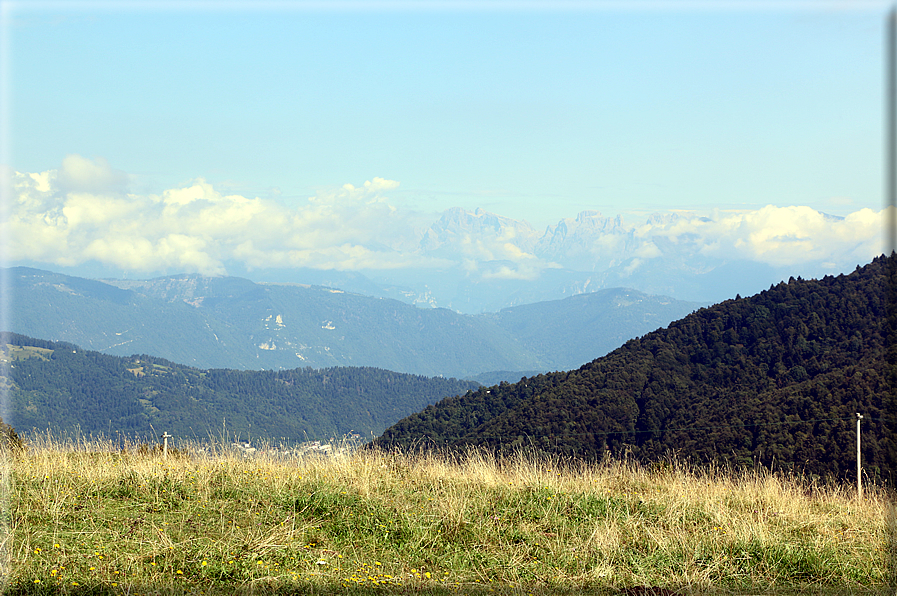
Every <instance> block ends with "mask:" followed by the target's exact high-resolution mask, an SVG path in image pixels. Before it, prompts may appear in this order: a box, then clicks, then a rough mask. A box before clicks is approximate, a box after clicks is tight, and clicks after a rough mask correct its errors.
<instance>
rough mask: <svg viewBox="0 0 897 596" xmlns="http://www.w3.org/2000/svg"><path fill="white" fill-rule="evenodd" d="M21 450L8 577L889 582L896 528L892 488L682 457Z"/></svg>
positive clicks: (129, 585) (527, 584) (44, 585)
mask: <svg viewBox="0 0 897 596" xmlns="http://www.w3.org/2000/svg"><path fill="white" fill-rule="evenodd" d="M7 466H8V468H7V469H8V476H7V478H8V482H7V485H8V487H7V488H8V495H7V499H8V503H7V505H6V506H4V508H3V510H4V512H8V513H7V530H8V532H7V536H6V543H5V545H6V550H5V552H6V553H7V554H8V561H7V562H6V565H7V567H6V571H7V573H6V578H7V587H6V591H7V592H8V593H68V592H73V593H80V592H85V591H86V592H90V593H128V594H135V593H154V592H159V591H163V592H168V593H190V592H199V593H218V592H222V593H226V592H228V593H229V592H233V590H234V589H239V590H245V591H253V590H255V591H272V590H274V591H281V592H283V593H290V592H295V591H315V590H317V591H323V592H332V591H342V592H350V593H351V592H365V591H368V590H376V591H387V592H390V591H411V592H434V593H443V592H445V593H468V592H478V591H482V592H484V593H488V592H489V591H490V590H493V591H498V592H502V591H504V592H508V591H518V590H522V591H523V592H522V593H527V592H532V593H535V592H537V591H541V592H545V593H557V592H558V591H564V590H566V591H587V590H594V591H619V590H626V589H630V590H632V589H635V588H636V587H638V586H651V587H665V588H668V589H671V590H675V591H678V592H679V593H692V592H695V593H698V592H704V591H709V590H714V589H725V590H729V591H741V590H754V591H758V590H772V589H791V588H800V589H817V590H822V591H830V590H833V589H846V590H851V591H862V590H870V591H874V590H880V589H883V588H884V587H885V586H886V584H887V570H886V566H887V564H888V562H889V561H888V557H887V556H886V554H887V547H886V545H887V544H888V543H889V536H891V537H892V536H893V535H894V525H893V520H894V504H893V501H892V500H891V499H890V498H889V495H888V493H886V492H885V491H884V490H882V489H877V488H875V487H870V488H868V489H867V491H866V494H865V497H866V498H864V499H863V500H862V501H861V502H858V501H857V500H856V498H855V495H854V491H853V487H850V486H839V485H820V484H814V483H808V482H804V481H801V480H800V479H793V478H784V477H781V476H776V475H772V474H768V473H765V472H762V471H746V472H739V473H726V472H723V471H719V470H710V471H694V470H687V469H686V468H684V467H683V466H680V465H676V464H675V463H671V464H668V465H664V466H653V467H644V466H638V465H635V464H632V463H626V462H619V461H608V462H605V463H603V464H601V465H592V466H588V465H572V464H571V465H561V464H560V463H559V462H557V461H555V460H552V459H550V458H540V457H536V456H532V455H527V454H518V455H517V456H514V457H511V458H508V459H504V460H497V459H495V458H493V457H491V456H489V455H488V454H484V453H479V452H473V453H470V454H466V455H433V454H430V455H413V456H412V455H404V454H396V453H384V452H377V451H360V452H356V453H355V454H353V455H351V456H346V457H333V458H305V459H303V458H297V457H289V458H287V457H283V456H276V457H275V456H268V455H265V454H264V453H260V454H257V455H256V456H255V457H253V458H245V457H243V456H242V455H241V454H239V453H237V452H235V451H231V450H230V449H227V448H225V447H222V446H221V445H219V446H218V447H214V446H212V447H211V448H210V449H207V450H206V451H205V452H204V453H200V452H199V451H198V450H197V449H190V448H189V446H188V448H187V449H186V454H182V455H181V456H178V457H169V458H168V459H165V458H163V457H162V456H160V455H158V454H155V453H148V454H147V453H144V454H139V453H136V452H135V450H134V449H131V450H129V451H128V452H126V453H122V452H119V451H117V450H116V449H113V448H112V445H111V444H109V443H102V442H89V443H88V442H82V443H80V444H76V443H71V442H70V443H67V444H60V443H58V442H54V441H53V440H52V439H50V438H44V439H42V440H38V441H33V442H32V444H31V445H30V447H29V450H28V451H27V453H26V454H24V455H22V456H20V457H15V458H10V459H8V461H7ZM631 593H634V592H631Z"/></svg>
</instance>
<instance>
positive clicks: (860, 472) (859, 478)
mask: <svg viewBox="0 0 897 596" xmlns="http://www.w3.org/2000/svg"><path fill="white" fill-rule="evenodd" d="M862 419H863V415H862V414H860V413H857V500H862V499H863V467H862V463H861V462H860V420H862Z"/></svg>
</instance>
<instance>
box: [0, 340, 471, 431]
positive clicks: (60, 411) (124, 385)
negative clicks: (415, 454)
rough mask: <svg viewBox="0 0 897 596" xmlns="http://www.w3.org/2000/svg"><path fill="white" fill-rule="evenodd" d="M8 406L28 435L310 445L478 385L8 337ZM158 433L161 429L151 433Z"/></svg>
mask: <svg viewBox="0 0 897 596" xmlns="http://www.w3.org/2000/svg"><path fill="white" fill-rule="evenodd" d="M3 340H4V341H2V342H0V352H2V357H3V358H4V359H7V360H8V364H9V368H8V372H9V377H8V379H0V382H7V383H9V384H10V390H9V395H10V404H9V412H8V415H6V416H5V417H6V420H7V421H8V422H9V423H10V424H12V426H14V427H15V428H16V430H17V431H19V432H20V433H22V434H24V435H25V436H26V437H27V435H28V434H29V433H30V432H33V430H35V429H36V430H46V429H50V430H51V431H52V432H53V433H54V434H57V433H58V434H62V433H75V432H80V433H84V434H95V435H96V434H102V435H104V436H107V437H110V436H112V437H114V436H117V435H118V434H122V435H125V436H128V437H149V436H151V435H153V434H159V433H162V432H169V433H171V434H173V435H175V436H178V437H189V438H198V439H205V438H208V437H209V435H210V434H211V435H212V436H215V437H218V436H219V435H220V434H221V433H222V428H224V431H225V432H226V434H228V435H230V436H233V435H239V436H240V437H242V438H243V439H249V438H252V439H256V438H258V439H270V440H287V441H302V440H306V439H327V438H331V437H340V436H343V435H345V434H348V433H350V432H354V433H357V434H360V435H361V436H362V437H368V438H370V437H371V436H372V434H373V435H376V434H379V433H380V432H382V430H383V429H384V428H386V427H387V426H389V425H390V424H392V423H394V422H395V421H396V420H399V419H400V418H402V417H403V416H405V415H407V414H408V413H409V412H414V411H418V410H420V409H422V408H424V407H425V406H426V405H427V404H431V403H433V402H435V401H437V400H438V399H440V398H443V397H445V396H447V395H456V394H459V393H463V392H465V391H467V390H469V389H473V388H477V387H479V384H478V383H474V382H470V381H458V380H455V379H444V378H428V377H423V376H419V375H409V374H402V373H396V372H391V371H388V370H383V369H377V368H360V367H359V368H352V367H337V368H325V369H317V370H316V369H311V368H298V369H292V370H285V371H235V370H223V369H221V370H219V369H211V370H200V369H196V368H191V367H188V366H183V365H179V364H175V363H173V362H170V361H167V360H164V359H161V358H155V357H152V356H147V355H139V356H131V357H128V358H123V357H119V356H110V355H107V354H101V353H99V352H94V351H88V350H81V349H80V348H79V347H78V346H75V345H73V344H69V343H65V342H50V341H45V340H40V339H33V338H30V337H26V336H23V335H19V334H15V333H9V334H3ZM153 429H155V432H154V431H153Z"/></svg>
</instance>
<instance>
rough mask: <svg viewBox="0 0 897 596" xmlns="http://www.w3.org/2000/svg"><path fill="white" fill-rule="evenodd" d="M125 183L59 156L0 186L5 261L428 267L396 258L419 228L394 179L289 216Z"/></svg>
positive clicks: (273, 204)
mask: <svg viewBox="0 0 897 596" xmlns="http://www.w3.org/2000/svg"><path fill="white" fill-rule="evenodd" d="M126 181H127V175H125V174H123V173H121V172H117V171H116V170H113V169H112V168H111V167H110V166H109V164H108V163H107V162H106V161H105V160H103V159H100V158H98V159H95V160H87V159H84V158H82V157H80V156H69V157H66V159H65V160H64V161H63V164H62V167H61V168H59V169H58V170H50V171H47V172H41V173H38V174H32V173H14V174H12V175H11V179H10V180H7V181H6V183H7V184H9V187H10V188H11V190H12V193H11V194H12V196H13V197H14V199H13V201H11V203H12V204H11V205H9V216H8V217H7V218H6V221H4V222H2V223H0V226H2V228H0V231H2V233H3V234H4V236H5V237H7V238H11V239H12V242H10V243H9V247H8V250H9V255H8V256H9V259H10V260H11V261H15V260H32V261H39V262H46V263H52V264H56V265H62V266H73V265H78V264H81V263H84V262H87V261H98V262H100V263H105V264H108V265H111V266H114V267H116V268H118V269H122V270H129V271H136V272H143V273H150V272H162V271H171V270H175V271H190V272H200V273H205V274H220V273H225V267H224V264H223V263H224V262H225V261H227V260H231V259H236V260H239V261H242V262H243V263H245V265H247V266H248V267H251V268H262V267H317V268H333V269H360V268H372V269H383V268H396V267H403V266H412V265H413V266H427V265H431V266H432V265H434V264H436V263H437V262H436V261H435V260H433V259H428V258H426V257H422V256H420V255H415V254H411V253H410V252H409V251H407V250H402V249H403V248H407V247H408V246H412V247H414V246H416V245H417V241H418V240H419V238H418V237H416V231H415V230H416V229H417V228H419V227H420V224H419V222H417V221H416V220H415V216H416V215H415V214H413V213H411V214H408V215H407V216H406V215H405V214H401V213H398V212H397V210H396V209H395V207H393V206H392V205H390V204H389V201H388V200H387V199H386V198H385V197H384V196H382V194H381V192H382V191H386V190H389V189H394V188H396V187H397V186H398V184H399V183H398V182H396V181H392V180H386V179H383V178H374V179H373V180H372V181H367V182H365V183H364V184H363V185H362V186H360V187H357V188H356V187H355V186H353V185H351V184H347V185H344V186H343V187H342V188H338V189H334V190H330V191H324V192H320V193H319V194H318V195H317V196H315V197H311V198H310V199H309V200H308V202H307V204H306V205H304V206H302V207H300V208H298V209H290V208H288V207H287V206H286V205H284V204H283V203H281V202H278V201H276V200H271V199H261V198H247V197H243V196H240V195H223V194H221V193H220V192H218V191H217V190H216V189H215V188H213V186H212V185H211V184H209V183H208V182H206V181H205V180H202V179H197V180H196V181H194V182H191V183H189V184H187V185H185V186H183V187H180V188H172V189H167V190H165V191H164V192H162V193H161V194H160V195H158V196H156V195H134V194H127V193H125V192H123V189H124V187H125V183H126ZM438 264H441V265H445V262H444V261H439V262H438Z"/></svg>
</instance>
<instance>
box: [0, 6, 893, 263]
mask: <svg viewBox="0 0 897 596" xmlns="http://www.w3.org/2000/svg"><path fill="white" fill-rule="evenodd" d="M890 6H891V4H889V3H887V2H822V1H820V2H814V1H804V2H788V1H783V2H750V1H743V2H738V3H731V2H720V3H678V2H650V3H644V2H635V3H616V2H613V3H601V2H568V3H565V4H563V6H562V8H555V7H554V5H552V4H547V3H541V2H537V3H525V2H513V3H512V2H501V1H497V2H492V3H489V4H488V5H487V8H482V4H475V3H461V2H438V3H434V2H392V3H390V2H380V3H372V2H342V3H338V4H327V3H301V2H299V3H297V2H274V3H264V4H263V7H262V8H257V7H256V5H255V4H247V3H240V2H237V3H222V2H211V3H195V2H194V3H186V4H175V3H160V2H142V3H128V2H92V3H85V2H3V3H2V27H3V29H2V32H3V44H4V46H3V52H2V54H3V63H2V67H3V77H2V87H3V89H2V91H3V94H2V97H0V99H2V102H0V103H2V104H3V110H4V111H3V114H2V117H3V127H2V128H3V139H2V140H3V144H2V151H0V165H2V166H3V167H5V168H6V170H5V171H6V172H7V175H5V176H4V183H3V197H4V205H5V207H6V215H5V216H4V221H0V227H2V229H0V231H2V232H3V235H4V236H5V237H6V238H12V239H13V240H12V241H11V242H9V243H8V245H7V247H6V249H5V261H6V262H7V263H10V264H16V263H29V264H47V265H48V266H49V265H54V266H57V267H76V266H79V265H82V264H85V263H89V262H94V263H99V264H100V265H102V266H107V265H108V266H109V267H111V268H112V269H113V270H114V271H116V272H118V273H121V274H124V273H127V272H136V273H135V274H145V275H149V274H152V273H154V272H155V273H158V272H162V271H179V270H186V271H199V272H204V273H224V272H227V265H226V262H228V261H231V262H233V261H237V262H240V263H242V264H243V265H244V266H246V267H253V266H255V267H258V266H261V265H260V264H263V263H276V264H278V266H283V267H300V266H308V267H315V268H336V269H344V270H345V269H356V270H366V269H390V268H393V269H394V268H400V267H411V266H415V267H416V266H436V265H435V264H434V262H432V261H426V260H425V259H423V257H421V256H420V251H419V250H418V248H417V247H418V242H419V241H420V238H421V234H422V233H423V231H424V230H425V229H426V228H427V226H428V225H430V224H431V223H433V222H434V221H435V220H436V218H437V217H438V215H439V213H440V212H442V211H444V210H446V209H449V208H452V207H461V208H464V209H466V210H469V211H473V210H474V209H476V208H478V207H479V208H483V209H485V210H487V211H490V212H494V213H497V214H500V215H502V216H506V217H510V218H514V219H519V220H526V221H527V222H529V223H530V224H532V225H533V227H534V228H535V230H536V232H532V233H530V232H526V234H529V236H528V239H527V240H526V242H523V241H522V240H521V241H519V242H518V240H520V238H521V237H520V235H519V234H518V238H517V240H514V239H513V238H510V239H509V238H506V237H504V236H501V235H500V236H499V237H496V238H494V239H493V240H494V244H495V247H497V248H496V249H495V250H493V249H489V250H487V251H485V252H484V253H483V254H485V255H487V256H485V257H483V258H497V257H496V256H495V255H498V254H501V255H504V256H503V258H505V259H506V260H507V259H511V260H513V259H518V260H520V262H527V263H533V262H536V261H537V260H534V259H535V257H534V256H533V255H532V254H530V252H529V250H530V249H529V248H527V247H528V246H530V245H532V244H533V243H534V242H535V240H534V238H536V236H537V235H538V234H540V233H541V232H542V231H543V230H545V228H546V226H550V225H553V224H556V223H557V222H558V221H559V220H561V219H562V218H573V217H575V216H576V215H577V214H578V213H579V212H581V211H585V210H597V211H601V212H602V213H603V214H604V215H605V216H615V215H617V214H624V215H626V217H628V218H629V219H628V221H629V222H636V223H635V224H634V225H637V224H638V222H639V221H642V222H644V216H645V215H646V214H648V213H650V212H654V211H678V212H683V211H684V212H692V213H697V214H701V215H703V214H708V215H709V217H711V218H712V219H713V221H714V222H717V223H716V224H714V226H710V227H708V226H705V227H704V228H702V229H704V230H713V231H712V232H706V231H705V232H702V234H705V236H706V237H705V236H701V237H702V238H703V240H702V241H706V247H707V250H711V248H712V247H714V246H716V247H719V246H732V247H734V249H739V250H740V248H739V247H746V246H750V247H752V248H751V252H750V255H752V256H751V258H757V259H766V260H770V259H773V258H774V259H775V260H776V264H777V266H787V265H788V263H789V262H792V261H793V262H798V261H799V260H800V259H804V260H806V259H807V258H809V257H807V256H806V255H810V254H812V255H814V256H813V257H812V258H814V259H817V260H822V261H825V260H826V259H828V261H827V262H832V263H834V262H841V261H840V260H839V259H836V258H835V257H833V256H830V255H829V256H827V255H826V254H823V253H825V252H826V250H828V247H829V246H834V245H835V244H837V245H838V246H840V247H841V248H840V249H839V250H842V249H843V250H842V252H843V253H844V254H847V255H849V258H847V257H845V259H844V262H853V259H854V258H856V257H855V255H856V254H858V253H857V249H856V247H857V246H860V245H862V246H863V247H864V248H863V249H862V251H860V252H861V253H862V254H861V257H860V258H861V259H866V258H871V256H874V254H877V250H878V249H877V248H876V247H877V246H879V245H880V227H878V226H877V225H875V221H876V219H875V218H876V217H879V215H877V214H878V212H879V211H880V210H881V209H882V202H883V199H884V197H883V179H884V173H883V161H884V158H883V149H884V138H883V131H882V126H883V120H884V118H883V114H884V99H883V79H884V53H883V52H884V49H883V40H884V30H885V29H884V21H885V19H884V16H885V12H886V10H887V9H889V8H890ZM334 7H336V8H334ZM768 206H772V208H771V209H770V208H768ZM792 207H795V208H797V207H799V208H800V209H793V208H792ZM806 208H808V209H811V210H815V211H818V212H824V213H828V214H832V215H838V216H844V217H848V216H853V217H852V219H847V220H845V222H844V223H841V224H839V226H840V227H839V228H838V229H837V230H836V229H835V228H833V227H832V226H833V225H834V224H832V223H831V222H830V221H828V220H824V219H820V218H819V217H816V216H813V215H812V214H809V215H808V212H806V211H805V210H804V209H806ZM761 209H766V210H765V211H762V213H761V211H760V210H761ZM864 210H865V211H864ZM858 213H859V215H854V214H858ZM720 214H722V215H720ZM733 214H734V215H733ZM640 218H641V219H640ZM726 218H728V219H726ZM733 218H734V219H733ZM808 222H811V223H808ZM856 222H863V223H862V224H860V223H856ZM717 224H718V225H717ZM872 230H876V231H874V232H873V231H872ZM680 232H681V230H680ZM663 233H664V234H667V233H671V232H669V231H668V230H667V231H663ZM677 233H679V232H677ZM683 233H684V232H683ZM502 234H503V233H502ZM708 234H709V235H708ZM714 234H715V235H716V236H714ZM733 234H740V236H735V237H732V235H733ZM720 235H728V236H729V237H727V238H726V239H725V242H723V243H721V242H720ZM711 236H712V237H711ZM788 239H798V240H800V243H801V244H800V246H801V248H800V250H799V251H797V252H794V255H795V256H794V257H793V259H792V257H791V256H789V255H791V253H787V252H782V250H781V249H780V248H779V247H780V246H782V244H781V243H782V242H784V241H786V240H788ZM493 240H490V242H491V241H493ZM508 241H513V242H512V244H513V243H514V242H516V244H514V245H513V246H512V247H510V248H508V247H507V246H506V245H507V243H508ZM788 241H789V242H790V240H788ZM527 242H528V243H529V244H527ZM384 247H386V248H385V249H384ZM387 249H388V250H387ZM734 249H733V250H734ZM717 250H718V249H717ZM831 250H834V249H831ZM645 254H648V255H650V254H653V253H652V251H650V250H649V251H647V252H646V253H645ZM397 255H398V256H397ZM490 255H491V256H490ZM800 255H803V256H800ZM786 257H787V258H786ZM789 259H791V260H790V261H789ZM795 259H796V260H795ZM427 263H429V265H427ZM542 265H544V266H545V267H552V266H555V265H556V264H552V263H544V264H542ZM542 265H540V266H542ZM848 266H849V265H848ZM851 267H852V266H851Z"/></svg>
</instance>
